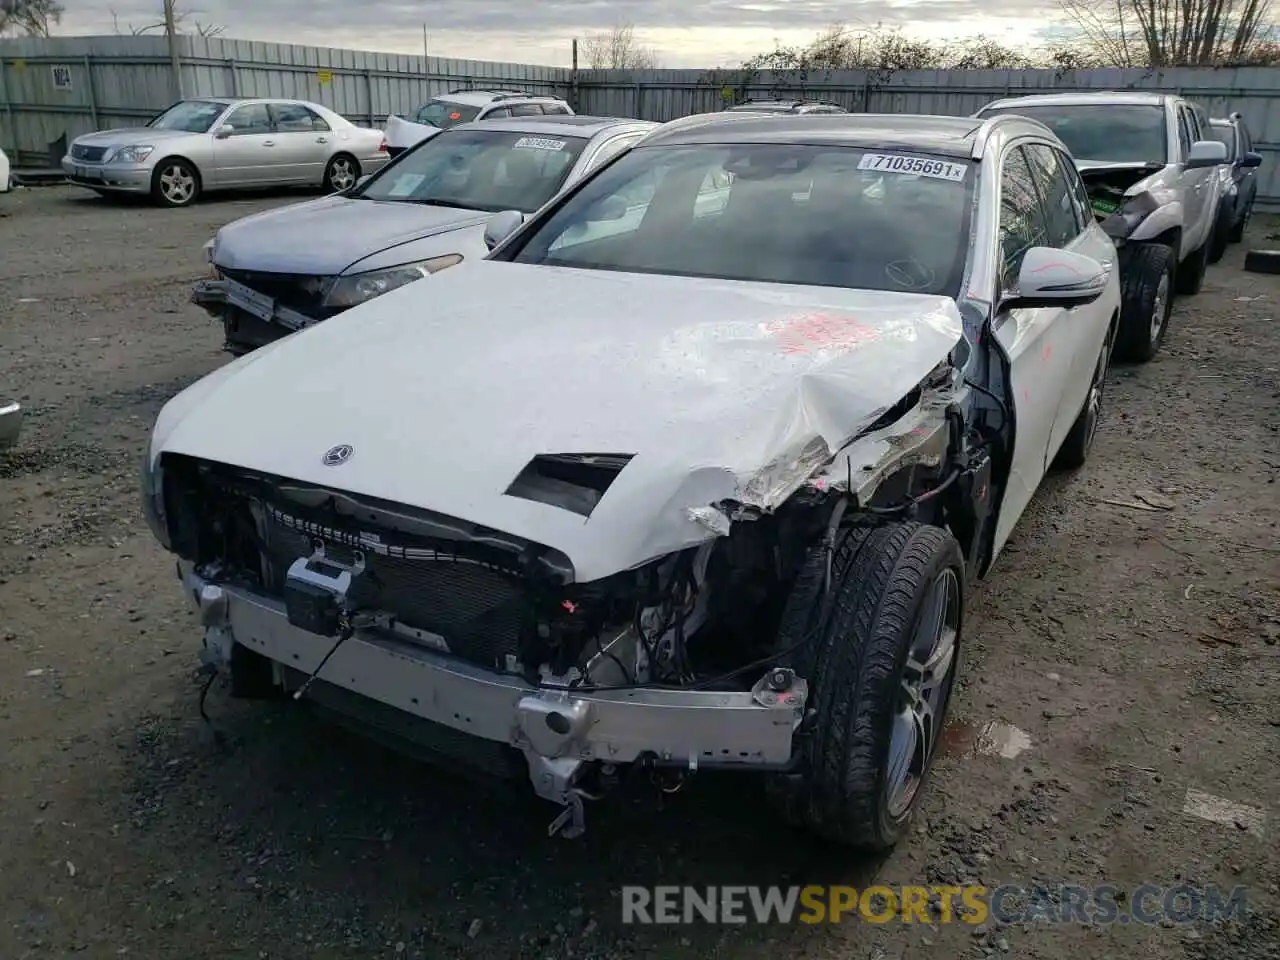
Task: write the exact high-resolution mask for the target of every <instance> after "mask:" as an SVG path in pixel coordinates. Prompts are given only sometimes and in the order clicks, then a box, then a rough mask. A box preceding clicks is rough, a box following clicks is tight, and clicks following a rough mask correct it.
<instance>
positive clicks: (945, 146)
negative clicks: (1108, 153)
mask: <svg viewBox="0 0 1280 960" xmlns="http://www.w3.org/2000/svg"><path fill="white" fill-rule="evenodd" d="M981 128H982V121H981V120H977V119H974V118H973V117H940V116H926V115H918V114H878V113H826V114H814V113H811V114H803V113H778V114H772V115H769V114H752V113H748V112H746V111H733V110H724V111H721V112H719V113H710V114H700V115H698V116H696V117H686V118H683V119H681V120H673V121H672V122H671V123H667V124H664V125H663V126H662V127H661V128H660V129H658V130H656V131H654V132H653V133H651V134H649V136H648V137H646V138H645V140H644V142H643V146H651V145H653V144H655V143H665V144H697V143H804V144H812V145H815V146H817V145H823V144H837V145H840V146H850V147H893V148H895V149H905V150H921V151H924V152H926V153H934V154H942V155H945V156H956V157H961V156H966V157H967V156H969V154H970V153H971V151H972V150H973V145H974V139H975V137H976V135H977V132H978V131H979V130H980V129H981Z"/></svg>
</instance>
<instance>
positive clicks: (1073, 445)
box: [1053, 330, 1115, 470]
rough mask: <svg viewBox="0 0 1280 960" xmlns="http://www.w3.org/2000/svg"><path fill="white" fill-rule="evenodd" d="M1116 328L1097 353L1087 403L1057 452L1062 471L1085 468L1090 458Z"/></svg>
mask: <svg viewBox="0 0 1280 960" xmlns="http://www.w3.org/2000/svg"><path fill="white" fill-rule="evenodd" d="M1114 336H1115V331H1114V330H1108V331H1107V337H1106V342H1105V343H1103V345H1102V352H1101V353H1099V354H1098V362H1097V364H1096V365H1095V366H1094V368H1093V380H1092V381H1091V382H1090V383H1089V394H1088V396H1086V397H1085V398H1084V406H1082V407H1081V408H1080V413H1079V414H1078V415H1077V416H1076V422H1075V423H1073V424H1072V425H1071V432H1070V433H1068V434H1067V437H1066V439H1065V440H1063V441H1062V446H1061V447H1059V448H1058V455H1057V457H1055V458H1054V461H1053V462H1054V466H1056V467H1058V469H1060V470H1075V469H1077V468H1078V467H1083V466H1084V463H1085V461H1086V460H1088V459H1089V451H1090V450H1091V449H1093V438H1094V436H1095V435H1096V434H1097V432H1098V422H1099V420H1100V419H1101V418H1102V398H1103V391H1104V389H1105V387H1106V385H1107V367H1108V366H1110V364H1111V346H1112V339H1113V338H1114Z"/></svg>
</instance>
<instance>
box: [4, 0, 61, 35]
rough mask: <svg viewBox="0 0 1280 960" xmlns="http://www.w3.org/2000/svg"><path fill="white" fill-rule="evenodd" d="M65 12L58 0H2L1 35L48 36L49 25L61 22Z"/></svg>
mask: <svg viewBox="0 0 1280 960" xmlns="http://www.w3.org/2000/svg"><path fill="white" fill-rule="evenodd" d="M63 12H64V10H63V7H62V4H61V3H59V2H58V0H0V37H3V36H5V35H6V34H25V35H27V36H29V37H47V36H49V25H50V24H53V23H61V22H62V14H63Z"/></svg>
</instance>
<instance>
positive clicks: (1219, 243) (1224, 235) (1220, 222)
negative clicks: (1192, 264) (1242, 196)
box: [1205, 203, 1236, 263]
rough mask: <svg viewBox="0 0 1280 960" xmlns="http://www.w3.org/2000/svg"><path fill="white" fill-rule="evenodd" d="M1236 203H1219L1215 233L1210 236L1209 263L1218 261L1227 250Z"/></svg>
mask: <svg viewBox="0 0 1280 960" xmlns="http://www.w3.org/2000/svg"><path fill="white" fill-rule="evenodd" d="M1235 213H1236V208H1235V204H1230V205H1228V204H1226V203H1222V204H1219V205H1218V218H1217V220H1215V221H1214V227H1213V234H1212V235H1211V236H1210V237H1209V241H1208V243H1206V244H1205V246H1206V247H1208V248H1209V257H1208V262H1209V263H1218V262H1219V261H1220V260H1221V259H1222V257H1223V255H1224V254H1225V253H1226V252H1227V240H1228V238H1230V236H1231V221H1232V220H1233V219H1234V218H1235Z"/></svg>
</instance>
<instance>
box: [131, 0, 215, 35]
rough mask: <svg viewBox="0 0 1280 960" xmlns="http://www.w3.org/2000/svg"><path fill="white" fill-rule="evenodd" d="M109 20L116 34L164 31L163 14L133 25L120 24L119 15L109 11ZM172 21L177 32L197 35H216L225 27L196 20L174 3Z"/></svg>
mask: <svg viewBox="0 0 1280 960" xmlns="http://www.w3.org/2000/svg"><path fill="white" fill-rule="evenodd" d="M111 22H112V24H113V25H114V27H115V32H116V33H117V34H121V35H124V34H129V35H132V36H135V37H141V36H144V35H146V34H150V33H164V32H165V22H164V17H163V15H162V16H161V17H160V19H159V20H157V21H156V22H155V23H145V24H143V25H142V26H134V25H133V24H132V23H126V24H124V25H123V26H121V24H120V17H119V15H117V13H116V12H115V11H114V10H112V11H111ZM173 22H174V24H175V27H176V29H177V31H178V33H192V34H195V35H196V36H197V37H217V36H220V35H221V34H222V33H223V32H224V31H225V30H226V29H227V28H226V27H224V26H221V25H220V24H212V23H202V22H201V21H199V20H196V19H194V18H193V16H192V15H191V12H190V11H188V10H183V9H181V8H179V7H178V5H177V3H176V2H175V3H174V11H173Z"/></svg>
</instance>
